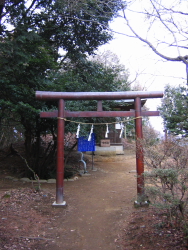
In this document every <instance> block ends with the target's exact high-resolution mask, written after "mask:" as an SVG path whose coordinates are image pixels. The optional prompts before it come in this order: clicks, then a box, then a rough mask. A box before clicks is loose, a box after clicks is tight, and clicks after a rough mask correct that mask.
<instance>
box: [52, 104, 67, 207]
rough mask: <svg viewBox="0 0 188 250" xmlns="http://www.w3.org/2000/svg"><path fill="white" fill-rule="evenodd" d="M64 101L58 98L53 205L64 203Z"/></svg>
mask: <svg viewBox="0 0 188 250" xmlns="http://www.w3.org/2000/svg"><path fill="white" fill-rule="evenodd" d="M64 113H65V102H64V100H63V99H60V100H59V108H58V122H57V177H56V202H55V203H54V204H53V205H55V206H56V205H60V206H62V205H66V202H65V201H63V183H64V127H65V121H64V119H61V118H64Z"/></svg>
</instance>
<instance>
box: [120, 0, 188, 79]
mask: <svg viewBox="0 0 188 250" xmlns="http://www.w3.org/2000/svg"><path fill="white" fill-rule="evenodd" d="M124 3H125V1H122V6H124V7H122V15H121V17H122V18H124V20H125V21H126V26H127V27H128V29H129V32H128V33H125V30H124V31H123V32H122V33H123V34H124V35H128V36H130V37H134V38H137V39H139V40H140V41H142V42H143V43H145V44H146V45H147V46H149V47H150V48H151V50H152V51H153V52H154V53H155V54H156V55H158V56H159V57H161V58H162V59H164V60H167V61H173V62H182V63H184V64H185V66H186V78H187V84H188V53H187V50H188V44H187V39H188V28H187V27H188V1H186V0H173V1H165V0H145V1H139V0H132V1H130V2H129V3H128V4H127V5H125V4H124ZM123 4H124V5H123ZM130 14H131V15H132V16H136V20H137V24H138V23H140V22H142V23H143V28H141V29H140V27H139V28H138V25H134V23H135V22H134V23H133V21H134V20H133V18H132V17H131V15H130ZM134 14H136V15H134ZM140 18H141V19H140Z"/></svg>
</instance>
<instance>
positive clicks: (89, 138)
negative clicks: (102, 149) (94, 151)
mask: <svg viewBox="0 0 188 250" xmlns="http://www.w3.org/2000/svg"><path fill="white" fill-rule="evenodd" d="M92 133H93V125H92V126H91V131H90V134H89V137H88V141H91V135H92Z"/></svg>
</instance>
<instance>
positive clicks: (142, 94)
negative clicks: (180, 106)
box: [35, 91, 163, 100]
mask: <svg viewBox="0 0 188 250" xmlns="http://www.w3.org/2000/svg"><path fill="white" fill-rule="evenodd" d="M35 96H36V99H38V100H59V99H64V100H126V99H135V98H136V97H139V98H162V97H163V92H162V91H121V92H48V91H36V94H35Z"/></svg>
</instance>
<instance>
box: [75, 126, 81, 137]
mask: <svg viewBox="0 0 188 250" xmlns="http://www.w3.org/2000/svg"><path fill="white" fill-rule="evenodd" d="M79 133H80V124H78V128H77V132H76V138H79Z"/></svg>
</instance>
